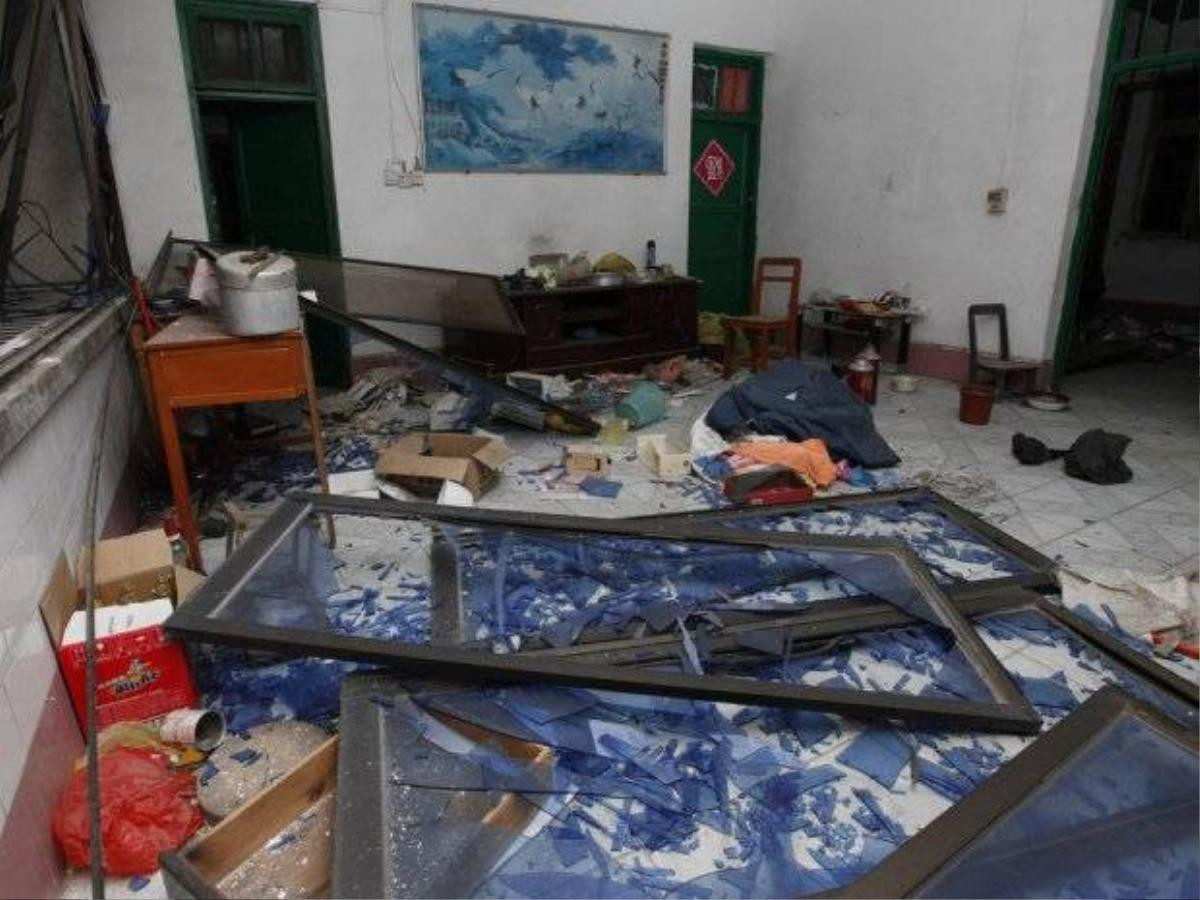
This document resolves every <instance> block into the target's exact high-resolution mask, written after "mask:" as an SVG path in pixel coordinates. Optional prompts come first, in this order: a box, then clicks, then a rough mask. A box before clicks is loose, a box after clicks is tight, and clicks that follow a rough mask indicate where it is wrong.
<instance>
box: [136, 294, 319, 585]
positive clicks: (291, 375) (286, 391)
mask: <svg viewBox="0 0 1200 900" xmlns="http://www.w3.org/2000/svg"><path fill="white" fill-rule="evenodd" d="M145 353H146V363H147V365H148V366H149V369H150V385H151V388H152V390H153V393H154V408H155V411H156V413H157V415H158V424H159V429H160V431H161V433H162V442H163V454H164V455H165V456H166V460H167V473H168V475H169V476H170V479H171V494H172V496H173V497H174V500H175V512H176V514H177V515H178V516H179V529H180V531H181V532H182V533H183V538H184V540H185V541H187V546H188V555H189V557H190V558H191V564H192V566H193V567H194V568H196V569H200V568H201V565H202V561H201V559H200V539H199V532H198V531H197V529H196V520H195V517H194V516H193V515H192V504H191V493H190V491H189V489H188V479H187V469H186V467H185V466H184V462H183V453H182V451H181V450H180V447H179V429H178V427H177V425H176V422H175V411H176V410H180V409H189V408H193V407H197V406H226V405H229V404H233V403H256V402H264V401H274V400H294V399H297V398H299V397H306V398H307V399H308V421H309V426H310V427H311V429H312V441H313V450H314V453H315V455H316V458H317V474H318V475H319V476H320V479H321V487H322V489H323V490H324V491H325V492H326V493H328V492H329V479H328V474H327V472H326V470H325V443H324V441H323V440H322V438H321V420H320V417H319V415H318V414H317V401H316V391H315V390H314V388H313V375H312V363H311V362H310V360H309V356H308V341H307V340H306V339H305V337H304V332H303V331H288V332H284V333H283V334H275V335H269V336H266V337H254V338H245V337H235V336H234V335H231V334H226V333H225V332H224V331H223V330H222V328H221V325H220V323H218V322H217V321H215V320H214V319H211V318H208V317H207V316H183V317H181V318H179V319H177V320H176V321H174V322H172V323H171V324H170V325H168V326H167V327H166V328H164V329H163V330H162V331H160V332H159V333H158V334H156V335H155V336H154V337H152V338H151V339H150V340H148V341H147V342H146V344H145Z"/></svg>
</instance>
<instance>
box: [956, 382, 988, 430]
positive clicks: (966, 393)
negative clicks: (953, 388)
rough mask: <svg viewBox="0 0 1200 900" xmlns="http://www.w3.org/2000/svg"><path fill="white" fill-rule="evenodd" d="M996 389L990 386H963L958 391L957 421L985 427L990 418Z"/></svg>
mask: <svg viewBox="0 0 1200 900" xmlns="http://www.w3.org/2000/svg"><path fill="white" fill-rule="evenodd" d="M995 396H996V389H995V388H994V387H993V386H992V385H990V384H964V385H963V386H962V387H960V388H959V389H958V421H960V422H965V423H966V424H968V425H986V424H987V423H988V419H990V418H991V417H992V400H993V399H994V398H995Z"/></svg>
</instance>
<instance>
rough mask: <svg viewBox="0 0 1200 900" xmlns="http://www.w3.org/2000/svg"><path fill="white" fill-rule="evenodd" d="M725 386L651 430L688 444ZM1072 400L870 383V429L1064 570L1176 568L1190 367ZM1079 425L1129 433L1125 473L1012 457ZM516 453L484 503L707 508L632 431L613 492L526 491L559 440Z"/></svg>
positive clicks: (1189, 486)
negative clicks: (974, 395) (1078, 473)
mask: <svg viewBox="0 0 1200 900" xmlns="http://www.w3.org/2000/svg"><path fill="white" fill-rule="evenodd" d="M723 388H724V383H723V382H718V383H717V384H716V385H713V386H712V387H711V388H709V389H707V390H705V391H704V392H703V394H702V395H700V396H694V397H690V398H687V399H684V400H681V401H677V402H678V403H679V405H678V406H677V407H675V408H673V409H672V410H671V414H670V418H669V419H668V420H667V421H666V422H664V423H663V425H662V427H657V428H653V429H650V430H656V431H663V432H666V433H667V434H668V436H669V437H670V439H672V440H673V441H675V442H677V443H678V444H679V445H680V446H684V447H686V446H687V441H688V432H689V429H690V426H691V423H692V421H693V419H694V418H695V417H696V416H698V415H700V414H701V413H702V412H703V410H704V409H705V408H706V407H707V406H708V404H709V403H711V402H712V400H713V398H715V397H716V396H717V395H718V394H719V393H720V392H721V390H723ZM1064 390H1065V391H1066V392H1067V393H1068V394H1069V395H1070V396H1071V398H1072V403H1071V408H1070V410H1068V411H1064V412H1057V413H1052V412H1039V411H1037V410H1034V409H1030V408H1028V407H1026V406H1024V405H1022V404H1020V403H1018V402H1014V401H1006V402H1003V403H999V404H997V405H996V406H995V407H994V408H993V411H992V417H991V422H990V423H989V424H988V425H985V426H973V425H965V424H963V423H961V422H959V421H958V387H957V385H955V384H952V383H950V382H943V381H934V380H931V379H922V381H921V384H920V388H919V390H918V391H917V392H916V393H913V394H897V393H894V392H892V391H891V390H890V389H889V388H888V387H887V386H886V385H885V386H884V387H882V388H881V390H880V396H879V400H878V404H877V406H876V409H875V418H876V424H877V426H878V428H879V430H880V432H881V433H882V434H883V435H884V437H886V438H887V439H888V441H889V442H890V443H891V444H892V446H893V448H894V449H895V450H896V452H897V453H898V454H899V455H900V457H901V459H902V462H901V464H900V466H899V467H898V472H894V473H893V472H888V473H881V474H882V475H884V477H886V478H888V479H889V480H895V481H897V482H899V483H923V484H929V485H931V486H933V487H935V488H937V489H938V490H939V491H941V492H942V493H944V494H946V495H947V496H949V497H951V498H952V499H954V500H956V501H958V502H959V503H961V504H962V505H964V506H966V507H967V508H969V509H971V510H973V511H975V512H977V513H979V514H981V515H982V516H983V517H984V518H985V519H987V520H988V521H990V522H992V523H994V524H996V525H998V526H999V527H1001V528H1003V529H1004V530H1005V531H1008V532H1009V533H1010V534H1012V535H1014V536H1015V537H1017V538H1019V539H1021V540H1022V541H1025V542H1026V543H1028V544H1030V545H1031V546H1034V547H1036V548H1038V549H1039V550H1041V551H1042V552H1044V553H1046V554H1047V555H1048V556H1051V557H1055V558H1058V559H1060V560H1061V561H1062V562H1063V563H1064V565H1066V566H1068V567H1070V568H1075V569H1086V570H1093V571H1094V570H1095V569H1097V568H1104V569H1110V570H1112V569H1117V570H1119V569H1129V570H1131V571H1135V572H1144V573H1155V574H1157V573H1160V572H1163V571H1165V570H1167V569H1170V568H1172V567H1174V566H1178V565H1182V564H1186V563H1187V562H1188V561H1189V560H1192V559H1194V557H1195V556H1196V555H1197V550H1198V543H1200V503H1198V500H1197V486H1198V483H1200V454H1198V453H1197V449H1198V445H1200V414H1198V411H1197V378H1196V375H1195V372H1194V365H1193V364H1189V366H1188V367H1187V368H1176V367H1163V366H1152V365H1130V366H1122V367H1115V368H1109V369H1101V370H1096V371H1094V372H1090V373H1087V374H1084V375H1079V376H1075V377H1073V378H1069V379H1067V381H1066V383H1065V385H1064ZM1089 428H1104V429H1106V430H1109V431H1117V432H1121V433H1123V434H1126V435H1129V436H1130V437H1131V438H1133V442H1132V443H1131V444H1130V446H1129V449H1128V451H1127V452H1126V461H1127V462H1128V463H1129V466H1130V468H1131V469H1132V470H1133V473H1134V477H1133V480H1132V481H1130V482H1128V483H1127V484H1122V485H1109V486H1103V485H1094V484H1089V483H1087V482H1083V481H1079V480H1077V479H1073V478H1068V477H1067V475H1066V474H1065V473H1064V471H1063V464H1062V462H1061V461H1054V462H1050V463H1046V464H1045V465H1042V466H1023V465H1021V464H1020V463H1018V462H1017V461H1016V459H1015V458H1014V457H1013V456H1012V453H1011V451H1010V442H1011V439H1012V435H1013V434H1014V433H1016V432H1018V431H1020V432H1024V433H1025V434H1028V435H1031V436H1033V437H1037V438H1040V439H1041V440H1043V441H1045V442H1046V443H1047V444H1048V445H1049V446H1051V447H1055V448H1066V447H1068V446H1070V444H1071V442H1072V441H1074V440H1075V438H1077V437H1078V436H1079V435H1080V434H1082V433H1083V432H1084V431H1086V430H1088V429H1089ZM505 437H506V439H507V440H508V441H509V442H510V444H512V446H513V448H514V450H515V451H516V453H517V458H516V459H514V460H513V461H512V462H510V463H509V465H508V466H507V467H506V471H507V474H508V477H507V478H505V479H504V480H503V481H502V483H501V484H500V485H499V486H498V487H497V488H496V489H495V490H494V491H492V492H491V493H490V494H488V495H486V496H485V497H484V498H483V501H482V503H481V505H482V506H488V507H494V508H508V509H523V510H529V511H543V512H553V513H567V514H572V515H591V516H627V515H649V514H653V513H656V512H662V511H670V510H677V509H687V508H691V507H695V506H705V505H708V504H707V503H705V502H704V500H703V498H701V497H699V496H697V495H696V494H695V493H690V494H689V493H688V492H687V491H686V490H685V489H683V488H681V487H679V486H675V485H666V484H662V483H656V482H654V481H652V480H651V476H650V475H649V473H648V472H647V470H646V468H645V467H644V466H643V465H642V464H641V463H640V462H638V460H637V458H636V454H635V453H634V437H633V436H632V435H631V436H629V437H627V438H626V440H625V442H624V444H623V445H622V446H621V447H619V448H614V464H613V469H612V473H611V477H612V478H614V479H616V480H618V481H621V482H622V484H623V488H622V490H621V493H620V494H619V495H618V496H617V497H616V498H615V499H612V500H606V499H598V498H593V497H580V496H571V495H568V496H567V497H566V498H565V499H564V498H563V497H562V496H561V495H557V494H552V493H537V492H536V491H535V490H534V489H533V487H532V486H531V484H530V483H529V480H528V479H526V478H522V477H521V476H520V475H519V473H520V472H521V471H525V470H530V469H535V468H537V467H538V466H541V465H544V464H546V463H549V462H552V461H556V460H557V459H558V458H559V456H560V454H561V446H562V444H563V443H565V441H563V440H561V439H558V438H551V437H546V436H543V435H538V434H533V433H530V432H526V431H520V432H518V431H513V432H509V433H506V434H505Z"/></svg>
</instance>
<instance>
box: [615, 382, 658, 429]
mask: <svg viewBox="0 0 1200 900" xmlns="http://www.w3.org/2000/svg"><path fill="white" fill-rule="evenodd" d="M617 415H618V416H620V417H621V418H622V419H625V420H626V421H628V422H629V427H630V428H644V427H645V426H647V425H649V424H651V423H652V422H657V421H658V420H659V419H664V418H666V415H667V395H666V393H665V392H664V391H663V389H662V388H660V387H659V386H658V385H657V384H655V383H654V382H652V381H639V382H638V383H637V384H635V385H634V386H633V389H632V390H631V391H630V392H629V393H628V394H626V395H625V399H624V400H622V401H621V402H620V403H618V404H617Z"/></svg>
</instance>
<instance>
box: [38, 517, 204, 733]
mask: <svg viewBox="0 0 1200 900" xmlns="http://www.w3.org/2000/svg"><path fill="white" fill-rule="evenodd" d="M159 539H161V542H162V543H163V544H166V551H167V555H166V557H165V559H166V567H165V569H164V565H163V561H164V557H163V555H162V553H161V547H160V546H158V544H159ZM124 542H127V543H126V546H123V547H122V546H119V545H120V544H122V543H124ZM106 545H107V546H106ZM170 558H171V557H170V544H169V543H167V541H166V536H165V535H163V534H162V532H161V531H157V532H142V533H139V534H135V535H129V536H128V537H126V538H116V539H115V540H111V541H103V542H101V543H100V544H99V545H98V549H97V554H96V569H97V573H96V576H97V577H96V595H97V609H96V635H97V641H96V680H97V693H96V711H97V720H98V723H99V726H100V727H101V728H103V727H105V726H107V725H111V724H112V723H114V722H126V721H141V720H144V719H152V718H154V717H155V716H161V715H163V714H164V713H167V712H170V711H171V710H173V709H183V708H189V707H193V706H195V705H196V702H197V693H196V686H195V682H194V681H193V680H192V674H191V670H190V669H189V667H188V662H187V656H186V654H185V653H184V648H183V645H182V644H180V643H178V642H176V641H174V640H172V639H170V638H168V637H167V636H166V634H164V633H163V630H162V622H163V621H165V620H166V618H167V617H168V616H169V615H170V614H171V610H172V609H173V608H174V605H175V604H176V602H182V601H183V600H186V598H187V596H188V595H189V594H190V593H191V592H192V591H193V590H194V589H195V588H196V587H197V586H198V585H199V584H200V583H201V582H202V581H203V576H201V575H199V574H198V573H196V572H192V571H190V570H189V569H184V568H182V567H177V566H174V565H171V563H170ZM80 559H81V561H83V562H86V560H87V554H81V555H80ZM139 566H140V567H141V568H139ZM78 580H79V581H81V579H78ZM106 597H107V598H110V599H108V600H105V598H106ZM83 603H84V600H83V591H82V589H81V588H80V587H79V584H78V583H77V578H76V576H73V575H72V573H71V567H70V564H69V563H68V562H67V558H66V556H65V555H61V554H60V556H59V560H58V564H57V565H56V566H55V569H54V572H53V574H52V575H51V578H50V584H49V585H48V586H47V587H46V590H45V592H44V593H43V595H42V599H41V602H40V604H39V605H40V607H41V612H42V620H43V622H44V623H45V625H46V631H47V633H48V634H49V637H50V643H51V644H52V645H53V646H54V649H55V653H56V654H57V655H58V666H59V670H60V671H61V672H62V676H63V681H64V682H66V685H67V691H68V693H69V694H70V696H71V704H72V705H73V706H74V708H75V716H76V718H77V719H78V720H79V723H80V727H83V726H84V725H85V724H86V716H87V713H86V696H87V695H86V666H87V662H86V655H85V649H84V648H85V644H84V637H85V624H84V618H83V612H82V610H83Z"/></svg>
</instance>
